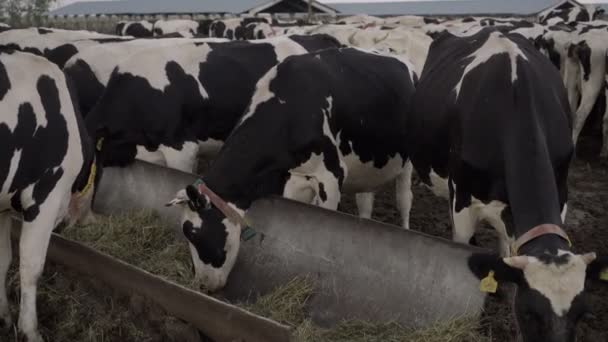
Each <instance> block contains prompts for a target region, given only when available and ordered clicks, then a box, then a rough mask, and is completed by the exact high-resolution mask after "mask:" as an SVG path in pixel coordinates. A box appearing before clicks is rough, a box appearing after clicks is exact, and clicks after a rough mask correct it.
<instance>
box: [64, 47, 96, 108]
mask: <svg viewBox="0 0 608 342" xmlns="http://www.w3.org/2000/svg"><path fill="white" fill-rule="evenodd" d="M64 72H65V74H66V76H67V77H68V78H69V79H71V80H72V82H74V84H75V85H76V86H75V87H74V88H75V89H74V91H75V92H76V94H77V97H78V100H79V101H78V102H77V103H78V104H79V107H80V113H81V114H82V115H83V116H84V117H86V116H87V114H88V113H89V112H90V111H91V110H92V109H93V106H94V105H95V103H96V102H97V100H98V99H99V98H100V97H101V95H102V94H103V91H104V89H105V87H104V85H103V84H101V82H99V80H98V79H97V76H96V75H95V73H94V72H93V70H92V69H91V66H90V65H89V64H88V63H87V62H85V61H84V60H82V59H78V60H76V62H75V63H73V64H71V65H70V66H68V67H66V68H65V69H64Z"/></svg>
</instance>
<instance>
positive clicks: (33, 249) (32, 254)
mask: <svg viewBox="0 0 608 342" xmlns="http://www.w3.org/2000/svg"><path fill="white" fill-rule="evenodd" d="M54 195H55V194H54V193H51V194H50V195H49V199H48V200H47V202H46V203H44V204H43V205H41V207H40V212H39V214H38V216H37V217H36V219H35V220H34V221H32V222H24V223H23V227H22V229H21V241H20V243H19V259H20V260H19V273H20V279H21V306H20V311H19V329H20V330H21V332H22V333H24V334H25V336H26V337H27V341H28V342H42V341H43V339H42V337H41V336H40V334H39V333H38V319H37V317H38V316H37V311H36V293H37V285H38V278H40V275H41V274H42V270H43V268H44V262H45V259H46V252H47V248H48V245H49V240H50V238H51V233H52V231H53V224H54V222H55V221H56V216H57V211H58V203H57V202H59V201H58V200H57V199H58V198H59V197H57V196H54Z"/></svg>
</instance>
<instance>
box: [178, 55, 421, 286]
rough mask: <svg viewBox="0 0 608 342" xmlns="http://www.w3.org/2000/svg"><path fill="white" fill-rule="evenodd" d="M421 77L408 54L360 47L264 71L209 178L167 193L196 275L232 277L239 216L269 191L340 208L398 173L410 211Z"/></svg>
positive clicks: (217, 282)
mask: <svg viewBox="0 0 608 342" xmlns="http://www.w3.org/2000/svg"><path fill="white" fill-rule="evenodd" d="M414 81H415V73H414V72H413V71H412V68H411V65H410V63H408V62H407V61H406V60H402V59H397V58H394V57H389V56H384V55H381V54H377V53H368V52H364V51H361V50H357V49H353V48H340V49H326V50H322V51H319V52H316V53H311V54H307V55H301V56H291V57H289V58H287V59H286V60H285V61H283V62H282V63H281V64H279V65H277V66H276V67H273V68H272V69H271V70H270V71H269V72H268V73H267V74H266V75H264V77H262V79H261V80H260V81H259V83H258V84H257V86H256V92H255V94H253V96H252V98H251V103H250V105H249V108H248V110H247V112H246V115H245V116H244V117H243V118H242V119H241V121H240V122H239V124H238V126H237V127H236V128H235V129H234V131H233V132H232V134H231V136H230V138H229V139H228V141H227V142H226V145H225V146H224V148H223V149H222V150H221V152H220V154H219V155H218V156H217V158H216V159H215V161H214V163H213V164H212V166H211V168H210V169H209V170H207V171H206V173H205V175H204V176H203V178H202V182H198V183H197V185H188V186H187V187H186V189H182V190H180V191H179V192H178V193H177V195H176V197H175V198H174V199H172V200H171V201H170V202H168V203H167V205H169V206H176V205H179V206H180V207H181V209H182V210H183V214H182V221H181V223H182V228H183V233H184V235H185V236H186V238H187V239H188V241H189V243H190V250H191V252H192V259H193V263H194V266H195V273H196V274H195V279H196V280H197V281H198V282H200V283H202V285H203V286H204V287H205V288H206V289H208V290H210V291H215V290H218V289H220V288H222V287H223V286H224V285H225V283H226V279H227V277H228V275H229V273H230V271H231V269H232V267H233V265H234V262H235V260H236V257H237V254H238V251H239V247H240V242H239V236H240V233H241V230H242V229H245V227H244V226H243V223H242V219H239V218H242V216H243V215H244V213H245V212H246V211H247V209H248V208H249V207H250V206H251V204H252V202H253V201H255V200H256V199H259V198H261V197H264V196H269V195H280V196H284V197H287V198H291V199H296V200H299V201H302V202H306V203H311V204H315V205H319V206H321V207H324V208H328V209H333V210H335V209H336V208H337V206H338V203H339V202H340V193H341V191H346V192H354V193H365V192H371V191H374V190H375V189H377V188H378V187H380V186H382V185H383V184H386V183H388V182H390V181H391V180H393V179H395V178H397V179H398V182H397V184H398V185H397V187H398V189H399V191H398V195H399V196H398V200H399V204H400V207H401V210H402V213H403V215H404V220H406V219H407V215H409V214H408V213H409V208H410V205H411V200H412V197H411V192H410V184H409V182H410V176H411V167H409V165H410V164H409V163H408V162H407V157H406V155H405V145H404V141H405V136H404V132H405V127H404V123H405V121H406V116H407V114H408V108H409V104H410V99H411V97H412V96H413V94H414ZM286 229H290V228H289V227H286Z"/></svg>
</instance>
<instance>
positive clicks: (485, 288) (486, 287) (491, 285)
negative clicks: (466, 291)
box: [479, 271, 498, 293]
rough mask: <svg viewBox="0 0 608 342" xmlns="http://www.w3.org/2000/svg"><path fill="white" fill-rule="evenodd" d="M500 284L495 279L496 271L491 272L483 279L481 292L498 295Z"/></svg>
mask: <svg viewBox="0 0 608 342" xmlns="http://www.w3.org/2000/svg"><path fill="white" fill-rule="evenodd" d="M496 289H498V282H497V281H496V279H494V271H490V273H489V274H488V276H487V277H485V278H483V279H481V283H480V284H479V290H480V291H481V292H485V293H496Z"/></svg>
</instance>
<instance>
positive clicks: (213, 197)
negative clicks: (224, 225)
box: [194, 179, 256, 241]
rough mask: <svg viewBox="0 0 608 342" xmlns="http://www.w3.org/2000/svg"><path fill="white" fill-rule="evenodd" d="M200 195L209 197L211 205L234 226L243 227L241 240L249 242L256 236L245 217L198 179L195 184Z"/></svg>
mask: <svg viewBox="0 0 608 342" xmlns="http://www.w3.org/2000/svg"><path fill="white" fill-rule="evenodd" d="M194 186H196V188H197V190H198V192H199V193H201V194H203V195H206V196H207V197H209V200H210V201H211V203H212V204H213V205H214V206H215V207H216V208H217V209H219V211H221V212H222V214H224V216H226V218H228V220H229V221H230V222H232V224H238V225H240V226H241V240H243V241H247V240H250V239H251V238H253V237H254V236H255V234H256V233H255V231H254V230H253V228H251V226H250V224H249V223H248V222H247V220H246V219H245V217H243V216H242V215H241V214H239V213H238V212H237V211H236V210H234V208H232V207H231V206H230V205H228V203H226V201H224V200H223V199H222V198H221V197H220V196H218V195H217V194H216V193H215V192H213V190H211V189H210V188H209V187H208V186H207V185H206V184H205V182H204V181H203V180H202V179H198V180H197V181H196V182H194Z"/></svg>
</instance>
